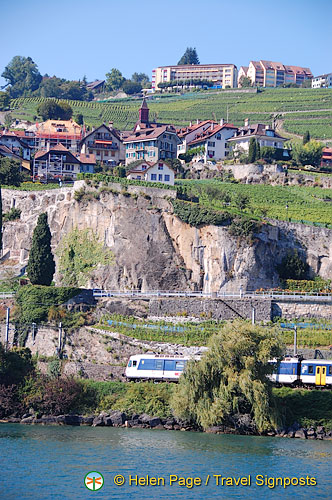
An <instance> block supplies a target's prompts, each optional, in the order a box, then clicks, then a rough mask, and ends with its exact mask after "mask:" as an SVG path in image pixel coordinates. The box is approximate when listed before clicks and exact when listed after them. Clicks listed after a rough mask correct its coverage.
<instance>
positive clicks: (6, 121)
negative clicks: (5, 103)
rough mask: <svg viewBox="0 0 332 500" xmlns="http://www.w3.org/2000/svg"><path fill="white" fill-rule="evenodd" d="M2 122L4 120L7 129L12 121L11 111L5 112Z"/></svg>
mask: <svg viewBox="0 0 332 500" xmlns="http://www.w3.org/2000/svg"><path fill="white" fill-rule="evenodd" d="M4 122H5V127H6V128H8V129H9V128H10V127H11V125H12V123H13V117H12V115H11V113H6V114H5V120H4Z"/></svg>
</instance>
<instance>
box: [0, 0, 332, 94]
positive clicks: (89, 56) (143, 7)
mask: <svg viewBox="0 0 332 500" xmlns="http://www.w3.org/2000/svg"><path fill="white" fill-rule="evenodd" d="M0 18H1V39H2V44H1V45H2V48H1V51H0V74H1V73H2V72H3V70H4V69H5V66H6V65H7V64H8V63H9V62H10V61H11V59H12V58H13V57H14V56H16V55H20V56H25V57H28V56H30V57H31V58H32V59H33V60H34V62H35V63H36V64H37V65H38V68H39V71H40V72H41V74H42V75H44V74H46V73H47V74H48V75H49V76H53V75H56V76H58V77H61V78H66V79H68V80H78V79H82V78H83V76H84V75H86V77H87V80H88V81H94V80H95V79H104V78H105V74H106V73H107V72H109V71H110V70H111V69H112V68H118V69H119V70H120V71H121V72H122V74H123V76H125V77H126V78H130V77H131V75H132V74H133V73H134V72H139V73H140V72H143V73H146V74H148V75H149V77H150V79H151V72H152V69H153V68H156V67H158V66H166V65H171V64H176V63H177V62H178V60H179V59H180V58H181V56H182V55H183V53H184V51H185V49H186V48H187V47H196V50H197V53H198V56H199V59H200V62H201V63H219V64H220V63H232V64H236V66H237V67H238V69H239V68H240V66H247V65H248V63H249V61H250V60H260V59H266V60H271V61H278V62H282V63H284V64H290V65H295V66H304V67H309V68H310V69H311V71H312V73H313V74H314V75H316V76H317V75H320V74H322V73H330V72H332V51H331V47H332V30H331V29H329V26H330V24H331V18H332V1H331V0H278V1H276V2H273V1H272V0H270V1H263V0H234V1H230V0H227V1H226V0H209V1H202V0H166V1H165V0H164V1H160V0H137V1H135V0H123V1H122V2H121V1H119V0H97V1H95V2H94V1H91V0H81V1H78V0H57V1H54V2H53V1H49V0H29V1H26V0H16V1H15V2H11V1H6V0H0ZM4 83H5V80H4V79H3V78H0V85H3V84H4Z"/></svg>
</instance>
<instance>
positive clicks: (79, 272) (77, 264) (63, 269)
mask: <svg viewBox="0 0 332 500" xmlns="http://www.w3.org/2000/svg"><path fill="white" fill-rule="evenodd" d="M57 255H58V257H59V274H60V276H61V282H62V283H63V284H64V285H66V286H71V287H73V286H74V287H75V286H76V287H77V286H84V285H86V283H87V281H88V279H89V277H90V274H91V273H92V271H93V270H94V269H96V268H97V267H98V266H106V265H112V263H113V261H114V256H113V253H112V252H111V250H109V249H108V248H105V246H104V245H103V243H102V242H101V241H100V238H99V237H98V235H97V234H96V233H94V232H93V231H92V229H78V228H74V229H73V230H72V231H70V232H69V233H68V234H66V235H65V236H64V237H63V238H62V240H61V242H60V244H59V246H58V248H57Z"/></svg>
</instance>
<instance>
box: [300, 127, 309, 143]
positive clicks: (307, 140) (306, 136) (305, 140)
mask: <svg viewBox="0 0 332 500" xmlns="http://www.w3.org/2000/svg"><path fill="white" fill-rule="evenodd" d="M309 141H310V132H309V130H307V131H306V133H305V134H304V136H303V139H302V144H303V145H305V144H307V142H309Z"/></svg>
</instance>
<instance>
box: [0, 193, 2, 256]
mask: <svg viewBox="0 0 332 500" xmlns="http://www.w3.org/2000/svg"><path fill="white" fill-rule="evenodd" d="M0 255H2V194H1V186H0Z"/></svg>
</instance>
